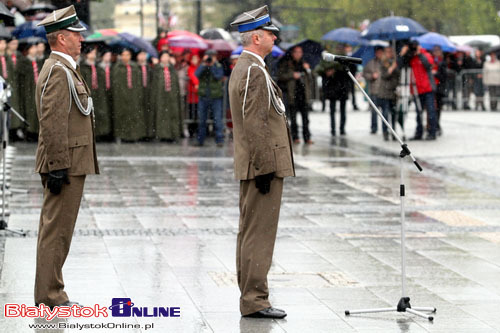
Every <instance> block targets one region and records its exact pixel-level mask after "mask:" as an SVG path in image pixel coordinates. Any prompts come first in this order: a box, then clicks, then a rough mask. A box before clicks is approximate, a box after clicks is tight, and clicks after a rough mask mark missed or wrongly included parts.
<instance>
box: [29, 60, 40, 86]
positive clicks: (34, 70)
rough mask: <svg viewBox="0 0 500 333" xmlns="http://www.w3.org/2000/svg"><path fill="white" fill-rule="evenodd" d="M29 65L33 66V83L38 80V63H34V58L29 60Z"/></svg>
mask: <svg viewBox="0 0 500 333" xmlns="http://www.w3.org/2000/svg"><path fill="white" fill-rule="evenodd" d="M31 66H33V78H34V79H35V84H36V82H37V81H38V65H37V63H36V60H33V61H32V62H31Z"/></svg>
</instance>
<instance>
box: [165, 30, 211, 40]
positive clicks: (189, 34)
mask: <svg viewBox="0 0 500 333" xmlns="http://www.w3.org/2000/svg"><path fill="white" fill-rule="evenodd" d="M178 36H187V37H192V38H194V39H199V40H202V41H204V39H203V38H202V37H200V36H199V35H197V34H195V33H194V32H191V31H186V30H172V31H170V32H169V33H168V34H167V38H168V39H170V38H172V37H178Z"/></svg>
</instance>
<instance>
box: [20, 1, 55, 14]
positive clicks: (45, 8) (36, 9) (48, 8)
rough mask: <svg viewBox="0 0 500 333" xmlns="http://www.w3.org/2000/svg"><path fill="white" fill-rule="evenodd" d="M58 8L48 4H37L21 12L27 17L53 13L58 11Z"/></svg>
mask: <svg viewBox="0 0 500 333" xmlns="http://www.w3.org/2000/svg"><path fill="white" fill-rule="evenodd" d="M56 9H57V8H56V6H53V5H51V4H47V3H37V4H34V5H32V6H29V7H28V8H26V9H24V10H23V11H21V13H22V14H23V15H25V16H33V15H36V14H37V13H52V12H53V11H54V10H56Z"/></svg>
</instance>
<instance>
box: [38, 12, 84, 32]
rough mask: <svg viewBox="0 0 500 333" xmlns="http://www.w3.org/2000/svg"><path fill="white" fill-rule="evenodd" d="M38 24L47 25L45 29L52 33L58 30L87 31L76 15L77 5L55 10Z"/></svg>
mask: <svg viewBox="0 0 500 333" xmlns="http://www.w3.org/2000/svg"><path fill="white" fill-rule="evenodd" d="M37 25H38V26H43V27H45V31H46V32H47V33H48V34H50V33H51V32H54V31H57V30H70V31H85V30H87V28H85V27H84V26H83V25H82V24H81V23H80V20H79V19H78V16H76V11H75V6H73V5H71V6H69V7H66V8H62V9H58V10H54V11H53V12H52V13H50V14H49V15H47V17H46V18H44V19H43V20H42V21H41V22H40V23H38V24H37Z"/></svg>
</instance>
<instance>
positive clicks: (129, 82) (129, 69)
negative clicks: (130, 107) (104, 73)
mask: <svg viewBox="0 0 500 333" xmlns="http://www.w3.org/2000/svg"><path fill="white" fill-rule="evenodd" d="M127 87H128V88H129V89H132V67H130V65H127Z"/></svg>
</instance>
